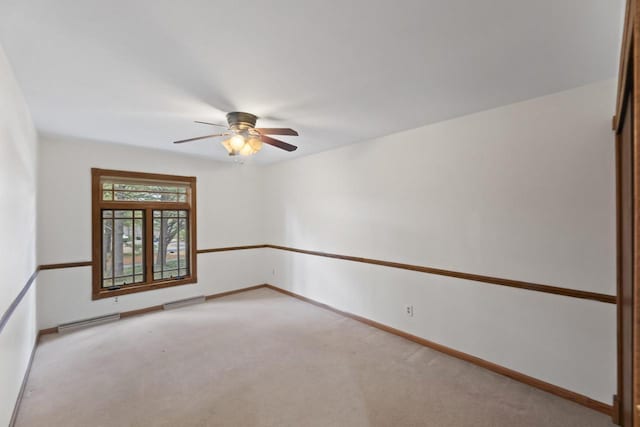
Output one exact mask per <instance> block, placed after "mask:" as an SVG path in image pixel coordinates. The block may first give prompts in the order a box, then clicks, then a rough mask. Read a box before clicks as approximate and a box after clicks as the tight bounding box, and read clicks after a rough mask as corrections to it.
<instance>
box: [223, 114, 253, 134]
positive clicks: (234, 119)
mask: <svg viewBox="0 0 640 427" xmlns="http://www.w3.org/2000/svg"><path fill="white" fill-rule="evenodd" d="M256 120H258V117H256V116H254V115H253V114H249V113H243V112H240V111H234V112H231V113H229V114H227V122H229V127H230V128H231V129H238V130H244V129H253V128H255V127H256Z"/></svg>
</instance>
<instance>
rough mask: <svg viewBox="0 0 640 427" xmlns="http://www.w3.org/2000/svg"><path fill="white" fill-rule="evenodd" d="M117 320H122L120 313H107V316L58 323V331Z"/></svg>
mask: <svg viewBox="0 0 640 427" xmlns="http://www.w3.org/2000/svg"><path fill="white" fill-rule="evenodd" d="M116 320H120V313H116V314H107V315H106V316H100V317H92V318H91V319H85V320H78V321H77V322H71V323H64V324H62V325H58V333H63V332H70V331H75V330H76V329H82V328H87V327H89V326H96V325H101V324H103V323H109V322H115V321H116Z"/></svg>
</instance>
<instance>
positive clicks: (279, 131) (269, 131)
mask: <svg viewBox="0 0 640 427" xmlns="http://www.w3.org/2000/svg"><path fill="white" fill-rule="evenodd" d="M256 130H257V131H258V132H260V133H261V134H263V135H291V136H298V132H296V131H295V130H293V129H289V128H256Z"/></svg>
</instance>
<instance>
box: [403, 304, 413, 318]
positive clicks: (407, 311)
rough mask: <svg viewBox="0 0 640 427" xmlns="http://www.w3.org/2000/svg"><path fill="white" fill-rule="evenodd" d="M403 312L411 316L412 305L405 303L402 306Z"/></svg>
mask: <svg viewBox="0 0 640 427" xmlns="http://www.w3.org/2000/svg"><path fill="white" fill-rule="evenodd" d="M404 312H405V313H406V314H407V316H409V317H413V306H412V305H405V306H404Z"/></svg>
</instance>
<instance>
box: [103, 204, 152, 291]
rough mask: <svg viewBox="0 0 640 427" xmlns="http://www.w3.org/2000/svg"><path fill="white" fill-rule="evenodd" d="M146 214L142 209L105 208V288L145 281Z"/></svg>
mask: <svg viewBox="0 0 640 427" xmlns="http://www.w3.org/2000/svg"><path fill="white" fill-rule="evenodd" d="M143 216H144V211H142V210H117V211H114V210H109V209H105V210H103V211H102V218H103V219H102V286H103V287H111V286H122V285H128V284H131V283H135V282H143V281H144V218H143ZM134 217H135V218H136V219H133V218H134Z"/></svg>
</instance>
